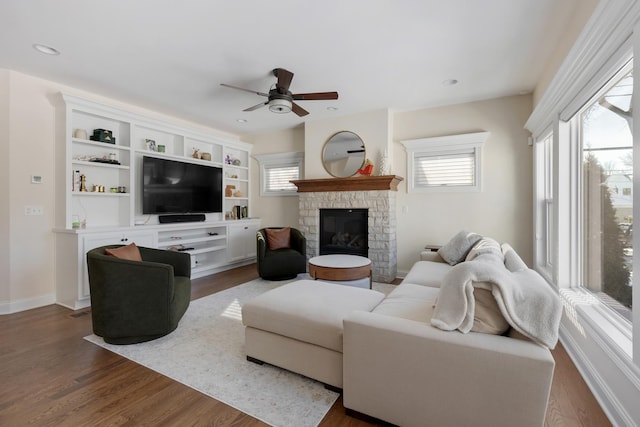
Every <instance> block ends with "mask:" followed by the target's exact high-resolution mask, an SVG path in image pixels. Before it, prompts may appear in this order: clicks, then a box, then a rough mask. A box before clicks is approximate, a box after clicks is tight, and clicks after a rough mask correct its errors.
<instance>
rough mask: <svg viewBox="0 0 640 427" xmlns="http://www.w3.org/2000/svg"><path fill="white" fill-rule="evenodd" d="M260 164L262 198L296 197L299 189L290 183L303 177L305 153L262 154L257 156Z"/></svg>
mask: <svg viewBox="0 0 640 427" xmlns="http://www.w3.org/2000/svg"><path fill="white" fill-rule="evenodd" d="M255 157H256V159H257V160H258V163H259V164H260V195H261V196H295V195H297V194H298V193H297V187H296V186H295V185H293V184H292V183H291V182H290V181H292V180H297V179H300V178H301V177H302V169H303V166H302V164H303V160H304V154H303V153H278V154H261V155H257V156H255Z"/></svg>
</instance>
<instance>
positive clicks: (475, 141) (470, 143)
mask: <svg viewBox="0 0 640 427" xmlns="http://www.w3.org/2000/svg"><path fill="white" fill-rule="evenodd" d="M489 135H490V132H476V133H467V134H460V135H448V136H438V137H432V138H420V139H409V140H404V141H400V143H401V144H402V145H403V146H404V148H405V151H406V152H407V175H408V180H407V191H408V192H409V193H431V192H480V191H482V146H483V144H484V143H485V141H486V140H487V138H488V137H489ZM469 149H473V152H474V156H475V170H474V174H475V176H474V181H475V184H474V185H465V186H441V187H417V186H416V181H415V171H414V167H413V166H414V162H415V158H416V156H418V155H421V154H433V155H436V154H456V153H459V152H461V151H464V150H469Z"/></svg>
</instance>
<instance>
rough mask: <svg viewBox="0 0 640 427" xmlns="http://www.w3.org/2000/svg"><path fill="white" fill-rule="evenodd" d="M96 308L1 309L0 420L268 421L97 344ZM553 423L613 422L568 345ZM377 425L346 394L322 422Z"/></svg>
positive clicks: (220, 282)
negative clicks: (354, 409)
mask: <svg viewBox="0 0 640 427" xmlns="http://www.w3.org/2000/svg"><path fill="white" fill-rule="evenodd" d="M256 277H257V274H256V269H255V265H250V266H246V267H240V268H237V269H234V270H230V271H226V272H222V273H219V274H215V275H213V276H209V277H206V278H202V279H196V280H194V283H193V291H192V298H193V299H195V298H200V297H202V296H206V295H210V294H212V293H215V292H218V291H221V290H224V289H227V288H230V287H233V286H235V285H238V284H240V283H244V282H246V281H248V280H252V279H254V278H256ZM90 333H91V315H90V312H89V310H79V311H75V312H74V311H71V310H68V309H66V308H63V307H60V306H57V305H51V306H47V307H42V308H38V309H34V310H29V311H25V312H21V313H16V314H11V315H4V316H0V384H1V385H0V426H27V425H29V426H97V425H129V426H143V425H148V426H160V425H162V426H200V425H206V426H262V425H265V424H264V423H262V422H260V421H258V420H256V419H254V418H252V417H250V416H249V415H246V414H244V413H242V412H239V411H237V410H235V409H233V408H231V407H229V406H227V405H225V404H224V403H221V402H218V401H216V400H214V399H211V398H209V397H207V396H205V395H203V394H201V393H199V392H197V391H195V390H192V389H191V388H189V387H187V386H184V385H182V384H180V383H178V382H176V381H173V380H170V379H168V378H167V377H164V376H162V375H160V374H158V373H156V372H154V371H152V370H150V369H147V368H145V367H143V366H140V365H138V364H136V363H134V362H131V361H129V360H127V359H125V358H123V357H121V356H118V355H116V354H114V353H111V352H110V351H108V350H105V349H103V348H101V347H98V346H96V345H93V344H91V343H89V342H87V341H85V340H83V339H82V337H84V336H86V335H88V334H90ZM553 356H554V357H555V359H556V362H557V367H556V372H555V375H554V380H553V386H552V390H551V397H550V399H549V409H548V411H547V419H546V423H545V425H546V426H598V427H600V426H608V425H611V424H610V423H609V421H608V420H607V418H606V417H605V415H604V413H603V412H602V410H601V409H600V407H599V405H598V403H597V402H596V400H595V399H594V397H593V395H592V394H591V393H590V392H589V389H588V388H587V386H586V384H585V383H584V381H583V380H582V378H581V377H580V375H579V374H578V372H577V371H576V369H575V367H574V365H573V364H572V363H571V360H570V359H569V357H568V356H567V354H566V352H565V351H564V349H563V348H562V347H561V346H558V348H556V350H554V351H553ZM320 425H321V426H323V427H332V426H348V427H358V426H372V425H378V424H375V423H373V422H367V421H364V420H360V419H356V418H352V417H349V416H347V415H345V411H344V407H343V406H342V400H341V399H339V400H338V401H337V402H336V403H335V404H334V405H333V407H332V408H331V410H330V411H329V413H328V414H327V415H326V416H325V418H324V420H323V421H322V423H321V424H320Z"/></svg>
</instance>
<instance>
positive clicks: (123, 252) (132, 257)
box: [104, 243, 142, 261]
mask: <svg viewBox="0 0 640 427" xmlns="http://www.w3.org/2000/svg"><path fill="white" fill-rule="evenodd" d="M104 252H105V253H106V254H107V255H111V256H113V257H116V258H120V259H127V260H129V261H142V256H140V250H139V249H138V247H137V246H136V244H135V243H130V244H128V245H127V246H121V247H119V248H113V249H105V251H104Z"/></svg>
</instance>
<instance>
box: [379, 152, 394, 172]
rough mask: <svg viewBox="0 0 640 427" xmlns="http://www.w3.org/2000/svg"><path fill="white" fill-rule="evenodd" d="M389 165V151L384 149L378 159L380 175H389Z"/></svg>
mask: <svg viewBox="0 0 640 427" xmlns="http://www.w3.org/2000/svg"><path fill="white" fill-rule="evenodd" d="M390 166H391V165H389V150H388V149H386V148H385V149H384V151H383V152H382V156H381V157H380V175H381V176H385V175H389V174H390V173H391V167H390Z"/></svg>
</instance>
